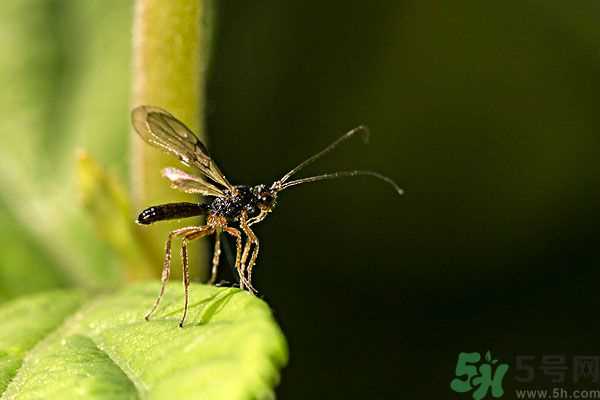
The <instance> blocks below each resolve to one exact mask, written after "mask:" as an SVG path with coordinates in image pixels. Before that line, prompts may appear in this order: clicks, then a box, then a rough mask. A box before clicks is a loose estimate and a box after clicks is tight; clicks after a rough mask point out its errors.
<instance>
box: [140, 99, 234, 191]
mask: <svg viewBox="0 0 600 400" xmlns="http://www.w3.org/2000/svg"><path fill="white" fill-rule="evenodd" d="M131 122H132V124H133V127H134V128H135V130H136V132H137V133H138V135H140V137H141V138H142V139H143V140H144V141H145V142H146V143H149V144H151V145H153V146H156V147H158V148H159V149H161V150H163V151H165V152H167V153H170V154H172V155H174V156H175V157H177V158H179V160H180V161H181V162H182V163H183V164H185V165H187V166H193V167H196V168H198V169H199V170H200V172H202V173H203V174H204V175H206V176H207V177H208V178H210V179H211V180H213V181H214V182H215V183H218V184H220V185H223V186H224V187H226V188H227V189H229V190H232V191H233V186H232V185H231V183H229V181H228V180H227V178H225V175H223V173H222V172H221V171H220V170H219V167H217V164H215V163H214V161H213V160H212V159H211V158H210V156H209V154H208V150H207V149H206V147H205V146H204V144H203V143H202V142H201V141H200V139H198V137H197V136H196V135H194V133H193V132H192V131H191V130H190V129H189V128H188V127H187V126H185V125H184V124H183V122H181V121H179V120H178V119H177V118H175V117H174V116H173V115H171V114H170V113H169V112H167V111H165V110H163V109H161V108H158V107H151V106H139V107H136V108H134V109H133V111H132V112H131Z"/></svg>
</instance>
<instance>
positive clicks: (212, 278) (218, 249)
mask: <svg viewBox="0 0 600 400" xmlns="http://www.w3.org/2000/svg"><path fill="white" fill-rule="evenodd" d="M220 257H221V231H219V230H217V232H216V233H215V250H214V252H213V259H212V271H211V274H210V279H209V281H208V284H209V285H213V284H214V283H215V281H216V280H217V268H218V267H219V258H220Z"/></svg>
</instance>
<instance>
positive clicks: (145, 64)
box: [131, 0, 210, 265]
mask: <svg viewBox="0 0 600 400" xmlns="http://www.w3.org/2000/svg"><path fill="white" fill-rule="evenodd" d="M208 3H209V1H208V0H178V1H165V0H137V1H136V3H135V15H134V28H133V74H134V76H133V100H132V107H135V106H138V105H143V104H146V105H153V106H158V107H161V108H164V109H166V110H168V111H169V112H171V113H172V114H173V115H175V116H176V117H177V118H178V119H180V120H181V121H183V122H184V123H185V124H186V125H188V126H189V127H190V128H191V129H192V130H193V131H194V132H196V133H198V134H199V136H200V138H201V139H202V140H205V138H204V124H203V122H204V104H205V100H204V87H205V75H206V70H207V61H208V55H209V54H208V52H209V51H208V48H209V46H208V35H209V34H210V32H209V31H208V29H206V25H207V22H206V20H207V19H208V16H209V13H208V7H209V5H210V4H208ZM132 136H133V137H132V160H133V162H132V166H131V167H132V168H131V179H132V187H133V200H134V205H135V206H136V207H137V208H138V209H141V208H144V207H147V206H149V205H152V204H157V203H164V202H174V201H181V200H187V201H189V200H190V198H189V195H185V194H182V193H177V192H175V191H174V190H172V189H171V188H170V187H169V185H168V184H167V182H166V181H165V180H164V179H163V178H162V177H161V175H160V170H161V169H162V168H164V167H166V166H169V165H173V164H176V161H175V159H174V158H173V157H171V156H169V155H166V154H164V153H162V152H160V151H158V150H156V149H154V148H152V147H151V146H148V145H147V144H145V143H144V142H142V141H141V140H140V139H139V138H138V137H137V135H135V133H133V130H132ZM186 222H188V221H186ZM197 222H198V221H190V224H195V223H197ZM174 227H175V226H174V225H173V224H169V223H163V224H157V225H156V226H152V227H151V228H149V229H147V230H146V233H145V234H148V235H149V240H150V243H151V245H152V248H153V249H156V250H157V253H156V257H157V258H158V257H162V253H160V252H162V249H163V243H164V240H165V238H166V236H167V234H168V231H169V230H171V229H173V228H174ZM159 253H160V255H159ZM194 253H195V254H192V255H191V257H196V258H191V260H192V261H193V262H194V263H199V262H200V257H199V254H198V252H197V251H195V252H194ZM159 265H160V264H159Z"/></svg>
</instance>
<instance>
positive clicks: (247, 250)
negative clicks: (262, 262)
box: [240, 218, 260, 294]
mask: <svg viewBox="0 0 600 400" xmlns="http://www.w3.org/2000/svg"><path fill="white" fill-rule="evenodd" d="M240 226H241V227H242V230H243V231H244V233H245V234H246V237H247V238H248V240H247V241H246V248H245V249H244V254H243V255H242V268H243V272H244V274H245V275H246V271H248V272H247V284H246V286H248V289H249V290H250V292H252V293H253V294H254V293H257V290H256V289H255V288H254V286H252V268H253V267H254V263H255V262H256V257H258V251H259V248H260V243H259V242H258V238H257V237H256V235H255V234H254V232H253V231H252V229H250V227H249V226H248V222H247V221H246V219H244V218H242V219H241V220H240ZM253 244H254V251H252V256H250V262H249V263H248V264H246V260H247V259H248V255H249V253H250V248H251V247H252V245H253Z"/></svg>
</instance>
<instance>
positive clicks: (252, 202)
mask: <svg viewBox="0 0 600 400" xmlns="http://www.w3.org/2000/svg"><path fill="white" fill-rule="evenodd" d="M261 186H262V185H261ZM235 188H236V190H237V193H236V194H235V195H231V194H229V193H227V194H228V195H227V196H226V197H216V198H215V199H214V200H213V201H212V202H211V203H210V205H209V208H208V209H209V213H210V214H211V215H215V216H223V217H225V218H226V219H227V221H229V222H233V221H237V220H238V219H239V218H240V216H241V215H242V211H244V210H245V211H246V213H247V214H248V218H252V217H255V216H257V215H258V214H259V213H260V207H259V202H260V198H259V196H257V193H258V192H257V191H256V190H255V188H257V187H256V186H255V187H250V186H245V185H238V186H236V187H235Z"/></svg>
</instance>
